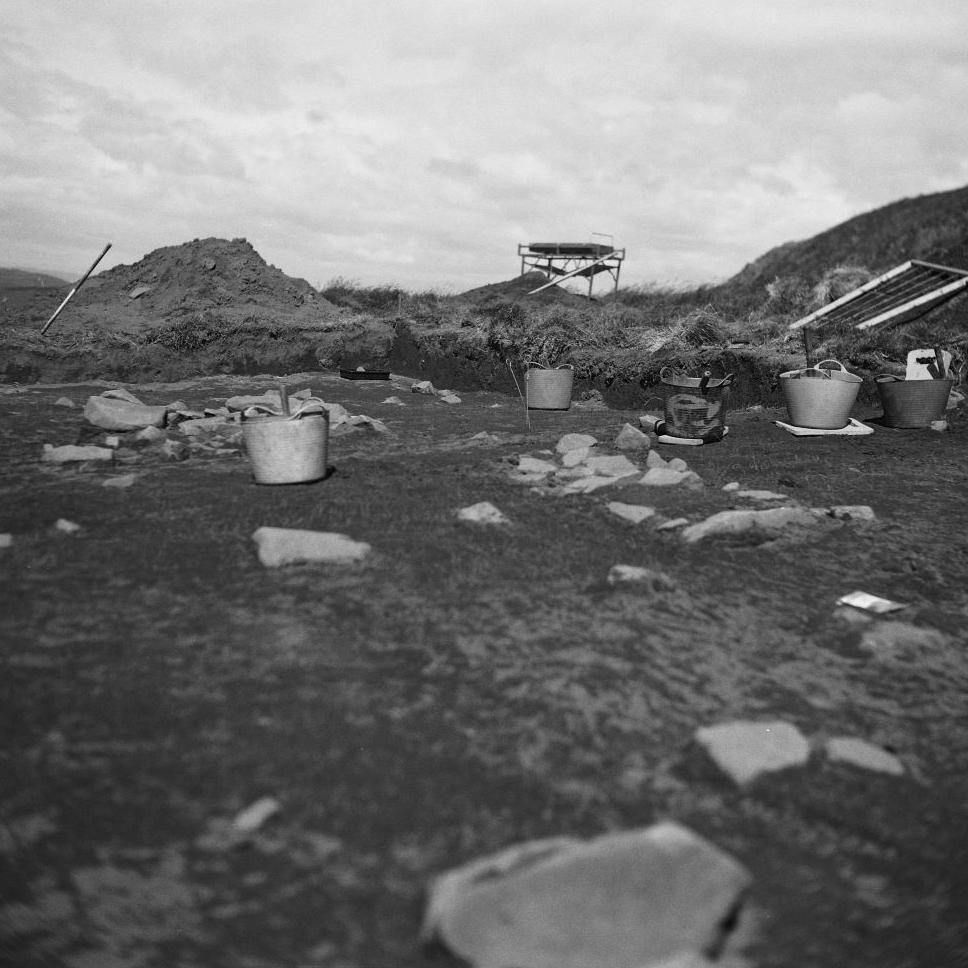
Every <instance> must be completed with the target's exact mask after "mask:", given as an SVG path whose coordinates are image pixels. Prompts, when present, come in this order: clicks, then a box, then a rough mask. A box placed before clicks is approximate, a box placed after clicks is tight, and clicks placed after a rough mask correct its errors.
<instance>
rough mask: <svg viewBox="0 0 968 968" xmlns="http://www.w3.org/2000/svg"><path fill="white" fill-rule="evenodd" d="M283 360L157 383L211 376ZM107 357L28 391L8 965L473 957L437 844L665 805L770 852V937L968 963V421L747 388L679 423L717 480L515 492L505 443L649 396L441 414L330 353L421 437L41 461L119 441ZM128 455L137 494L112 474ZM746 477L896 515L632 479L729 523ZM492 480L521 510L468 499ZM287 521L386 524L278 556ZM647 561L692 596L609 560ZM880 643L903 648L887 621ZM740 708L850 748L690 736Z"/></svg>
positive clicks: (9, 463) (833, 956)
mask: <svg viewBox="0 0 968 968" xmlns="http://www.w3.org/2000/svg"><path fill="white" fill-rule="evenodd" d="M271 385H272V383H271V379H270V378H269V377H265V378H261V379H259V378H249V379H243V378H228V377H209V378H205V379H197V380H193V381H190V382H187V383H181V384H176V385H162V384H151V385H142V386H140V387H139V386H135V387H132V389H133V390H134V391H135V392H136V393H137V394H138V395H139V396H140V397H141V398H142V399H144V400H145V401H146V402H152V403H165V402H170V401H171V400H173V399H176V398H178V399H182V400H184V401H185V402H187V403H188V404H189V405H191V406H195V407H204V406H214V405H217V404H218V403H220V402H221V401H223V400H224V399H225V398H226V397H228V396H231V395H234V394H236V393H240V392H261V391H262V390H264V389H267V388H268V387H269V386H271ZM103 386H104V385H103V384H100V385H91V386H33V387H17V388H8V391H7V392H5V393H3V394H0V448H2V452H3V454H4V459H5V462H6V465H5V466H6V470H5V474H4V477H3V481H2V485H0V487H2V492H3V494H2V496H3V501H2V503H0V533H9V534H11V535H12V545H11V546H10V547H8V548H4V549H0V615H2V618H0V634H2V651H0V661H2V663H3V677H2V680H0V683H2V684H0V723H2V735H3V744H2V750H0V755H2V756H3V762H4V766H5V776H6V783H5V784H4V787H3V790H2V791H0V817H2V827H0V837H2V839H0V877H2V881H3V884H2V891H3V895H4V898H5V905H4V906H3V907H2V908H0V937H2V941H0V946H2V948H3V950H4V951H5V953H7V956H8V960H10V961H11V963H17V964H22V965H40V964H50V963H63V964H78V965H80V964H85V963H86V964H91V963H95V962H99V963H107V962H108V961H110V962H111V963H112V964H118V965H129V966H149V965H155V964H160V963H178V964H198V965H206V966H221V965H224V966H226V968H228V966H236V965H239V964H249V965H273V966H277V965H285V964H293V965H295V964H307V965H308V964H328V965H346V966H350V965H352V966H361V968H362V966H366V968H403V966H412V968H418V966H425V965H430V964H437V965H443V964H448V963H449V962H448V961H447V959H446V958H441V957H440V956H437V957H434V958H432V957H431V956H430V955H429V954H428V953H426V952H424V951H423V950H422V949H421V948H420V946H419V944H418V942H417V929H418V925H419V920H420V915H421V908H422V902H423V891H424V888H425V886H426V884H427V882H428V880H429V879H430V878H431V877H432V876H433V875H434V874H435V873H437V872H439V871H441V870H444V869H446V868H448V867H450V866H452V865H455V864H457V863H460V862H462V861H465V860H469V859H471V858H473V857H476V856H479V855H481V854H483V853H486V852H490V851H492V850H495V849H497V848H500V847H503V846H506V845H508V844H511V843H513V842H516V841H519V840H522V839H525V838H529V837H537V836H546V835H551V834H563V833H565V834H578V835H590V834H595V833H600V832H604V831H607V830H617V829H625V828H629V827H634V826H638V825H642V824H648V823H651V822H653V821H655V820H658V819H663V818H671V819H676V820H679V821H681V822H683V823H686V824H688V825H689V826H691V827H692V828H693V829H695V830H697V831H698V832H699V833H702V834H704V835H705V836H708V837H709V838H710V839H712V840H713V841H714V842H716V843H717V844H719V845H720V846H721V847H723V848H724V849H726V850H729V851H730V852H732V853H733V854H735V855H736V856H737V857H738V858H740V859H741V860H742V861H743V862H744V863H745V864H746V865H747V866H748V867H749V868H750V869H751V871H752V872H753V874H754V876H755V885H754V891H753V896H752V905H753V910H754V911H755V912H756V917H755V919H754V920H755V922H756V924H757V930H756V940H755V941H754V944H753V948H752V951H751V960H752V962H753V963H754V964H762V965H766V964H777V965H793V964H796V965H798V966H805V968H811V966H816V968H829V966H830V965H837V966H842V968H854V966H856V968H867V966H869V965H871V964H879V965H898V966H900V965H916V964H931V965H939V966H940V965H956V964H961V963H964V961H965V960H966V958H968V922H966V918H965V914H964V907H963V903H962V900H961V899H962V898H963V897H964V894H965V890H966V888H968V883H966V880H965V874H964V871H965V870H966V869H968V842H966V838H965V832H964V823H963V817H962V813H963V804H964V803H965V802H966V800H968V781H966V779H965V777H966V776H968V717H966V715H965V706H964V695H965V692H966V689H968V663H966V660H965V653H964V648H963V643H964V636H963V628H964V625H965V621H966V619H968V539H966V538H965V534H966V529H965V525H966V523H968V522H966V515H965V510H964V501H963V496H964V493H965V487H966V484H968V461H966V459H965V454H966V446H968V424H966V423H965V421H964V418H963V417H961V416H960V415H958V416H956V417H955V418H954V419H953V422H952V429H951V430H950V431H949V432H947V433H944V434H935V433H931V432H929V431H890V430H886V429H883V428H881V429H878V430H877V432H876V433H875V434H874V435H872V436H870V437H863V438H817V439H797V438H794V437H791V436H789V435H787V434H786V433H784V432H783V431H782V430H780V429H778V428H777V427H775V426H774V425H773V424H772V423H771V418H772V417H775V416H782V413H780V412H775V413H770V412H768V411H766V412H764V411H750V412H746V413H742V414H740V413H736V414H735V415H734V418H733V419H731V432H730V435H729V436H728V437H727V438H726V439H725V440H724V441H723V442H721V443H720V444H717V445H714V446H707V447H701V448H692V449H690V448H679V450H681V451H683V452H684V453H682V454H681V455H680V454H679V453H678V452H677V453H675V454H670V453H669V452H668V450H666V451H664V452H663V453H664V454H665V455H666V456H683V457H685V459H686V460H687V461H688V462H689V464H690V466H691V467H693V468H694V469H695V470H696V471H697V472H698V473H699V474H700V475H701V476H702V478H703V479H704V481H705V482H706V487H705V488H704V489H702V490H700V491H685V492H683V491H681V490H676V489H669V490H664V489H648V488H644V487H642V486H641V485H631V486H628V487H624V488H620V489H618V490H612V489H605V490H603V491H599V492H595V493H594V494H592V495H588V496H584V497H581V496H573V497H562V496H555V495H553V494H547V493H544V494H539V493H533V492H532V491H531V490H529V489H528V488H527V487H524V486H521V485H519V484H514V483H512V482H511V481H510V480H509V478H508V474H507V472H508V470H509V468H510V466H511V463H510V462H511V461H513V460H515V459H516V457H517V455H520V454H523V453H530V454H535V453H538V452H540V451H541V450H542V449H545V448H552V447H553V446H554V443H555V441H556V440H557V439H558V437H559V436H560V435H561V434H562V433H564V432H569V431H582V432H590V433H593V434H595V435H597V436H598V437H599V439H600V440H601V441H602V442H603V443H607V442H608V441H610V440H612V439H613V438H614V436H615V434H616V433H617V432H618V430H619V429H620V428H621V426H622V424H623V423H624V422H625V421H627V420H629V421H634V420H635V417H636V413H635V412H634V411H633V412H620V411H609V410H604V409H581V408H573V409H572V410H571V411H568V412H563V413H551V412H547V413H543V412H534V413H533V414H532V415H531V427H530V429H529V428H528V427H526V426H525V422H524V414H523V412H522V410H521V407H520V405H519V404H518V402H517V401H516V400H514V399H513V398H509V397H507V396H505V395H499V394H495V393H479V394H466V395H464V402H463V403H462V404H460V405H447V404H444V403H441V402H440V401H438V400H435V399H433V398H431V397H425V396H422V395H419V394H411V393H409V392H408V386H407V382H406V381H400V380H394V381H393V382H392V383H391V384H389V385H388V384H387V383H385V382H380V383H376V384H372V383H367V382H365V381H359V382H357V381H346V380H339V379H338V378H337V377H335V376H334V375H332V374H323V373H308V374H305V375H303V376H300V377H293V378H291V379H290V386H291V387H292V388H293V389H296V388H299V387H302V386H308V387H310V388H311V389H313V390H314V392H316V393H317V394H318V395H320V396H322V397H323V398H324V399H325V400H327V401H329V402H340V403H343V404H345V405H346V406H347V408H348V409H349V410H350V411H351V412H352V413H365V414H368V415H370V416H373V417H377V418H379V419H381V420H383V421H385V422H386V423H387V424H388V426H389V427H390V429H391V431H392V434H391V435H390V436H382V435H377V434H373V433H369V432H363V431H361V432H357V433H354V434H351V435H349V436H344V437H334V438H333V440H332V441H331V454H330V459H331V463H332V465H333V467H334V473H333V474H332V475H331V476H330V477H329V478H328V479H327V480H325V481H323V482H321V483H318V484H314V485H294V486H289V487H260V486H258V485H255V484H254V483H253V482H252V479H251V474H250V470H249V467H248V464H247V462H246V460H245V459H244V457H243V456H242V455H241V454H240V453H237V452H231V451H230V452H220V453H211V454H209V455H208V456H196V457H193V458H192V459H190V460H188V461H185V462H182V463H174V464H169V463H163V462H159V461H157V460H155V459H152V458H151V457H150V456H149V455H148V454H147V452H144V453H142V454H141V456H140V457H138V458H137V459H135V460H132V461H130V462H129V463H120V462H119V463H118V464H117V466H95V465H81V466H74V467H56V466H54V465H50V464H45V463H42V462H41V461H40V454H41V451H42V447H43V444H44V443H52V444H64V443H73V442H75V441H76V440H78V439H79V438H81V437H86V436H87V435H85V433H84V429H83V426H82V420H81V418H80V416H79V410H76V409H75V410H69V409H65V408H63V407H58V406H55V405H54V402H55V401H56V400H57V399H58V398H59V397H61V396H65V395H66V396H69V397H70V398H72V399H73V400H74V401H75V403H77V404H78V405H79V406H80V405H82V404H83V402H84V400H85V399H86V397H87V395H88V394H89V393H96V392H100V390H101V389H103ZM390 394H395V395H397V396H399V397H400V398H401V399H402V400H403V402H404V403H405V404H406V406H404V407H401V406H397V405H394V404H392V403H384V402H382V401H384V400H385V398H387V397H388V396H389V395H390ZM858 415H861V416H863V415H865V414H864V413H863V412H859V414H858ZM480 431H488V432H489V434H490V435H491V436H489V437H487V438H484V439H480V438H476V437H475V435H477V434H478V433H479V432H480ZM122 473H135V474H136V475H137V479H136V481H135V483H134V484H133V485H132V486H131V487H128V488H122V489H117V488H112V487H105V486H104V482H105V480H106V479H109V478H111V477H113V476H116V475H118V474H122ZM733 480H736V481H740V482H742V484H743V485H744V486H746V487H750V488H768V489H774V490H781V491H783V492H785V493H787V494H788V495H789V496H790V498H791V499H794V500H796V501H798V502H800V503H803V504H805V505H808V506H821V505H822V506H827V505H831V504H869V505H870V506H872V507H873V509H874V511H875V513H876V515H877V520H876V521H875V522H873V523H871V524H867V525H862V524H858V523H857V522H840V523H833V524H832V525H831V526H830V527H826V528H818V531H817V534H816V535H815V536H809V535H808V536H806V537H803V536H801V537H799V538H798V539H796V540H793V539H792V538H791V539H790V540H781V541H779V542H776V543H775V544H767V545H753V544H750V543H749V542H744V541H726V540H719V541H715V542H711V543H709V544H700V545H696V546H688V545H684V544H683V542H682V540H681V538H680V537H679V536H678V534H677V533H676V532H661V531H656V530H655V528H654V526H653V525H652V524H650V523H649V522H644V523H643V524H642V525H639V526H633V525H630V524H629V523H628V522H626V521H623V520H622V519H620V518H618V517H617V516H615V515H614V514H612V513H611V512H609V510H608V508H607V503H608V502H609V501H611V500H620V501H624V502H627V503H647V504H650V505H652V506H655V507H656V508H658V510H659V512H660V513H661V514H662V515H663V516H665V517H668V518H671V517H675V516H679V515H684V516H686V517H688V518H690V519H691V520H700V519H702V518H703V517H705V516H706V515H708V514H710V513H712V512H713V511H717V510H721V509H724V508H727V507H729V506H731V504H734V503H739V501H740V499H737V498H735V497H731V496H730V494H729V493H727V492H724V491H722V490H721V488H722V485H724V484H726V483H728V482H730V481H733ZM483 500H488V501H491V502H493V503H494V504H496V505H497V506H498V507H499V508H501V510H502V511H504V513H505V514H506V515H507V516H508V517H509V518H510V520H511V522H512V523H511V525H510V526H508V527H504V528H487V527H483V528H476V527H471V526H466V525H462V524H460V523H459V522H458V521H457V520H456V519H455V511H456V510H457V509H458V508H460V507H464V506H467V505H469V504H472V503H475V502H478V501H483ZM58 519H68V520H70V521H73V522H75V523H77V524H79V525H80V526H81V530H79V531H78V532H76V533H74V534H67V533H64V532H62V531H58V530H56V528H55V527H54V525H55V522H56V521H57V520H58ZM261 525H274V526H282V527H298V528H310V529H315V530H322V531H337V532H340V533H344V534H347V535H349V536H351V537H352V538H354V539H356V540H362V541H367V542H369V543H370V544H371V545H372V547H373V551H372V553H371V555H370V556H369V557H368V558H367V559H366V560H365V561H364V562H362V563H360V564H357V565H353V566H349V567H336V566H322V565H298V566H290V567H287V568H284V569H280V570H267V569H265V568H263V567H262V566H261V565H260V564H259V562H258V560H257V558H256V555H255V547H254V543H253V541H252V538H251V535H252V532H253V531H254V530H255V529H256V528H257V527H259V526H261ZM617 563H623V564H629V565H642V566H646V567H649V568H652V569H655V570H660V571H663V572H665V573H666V574H667V575H669V576H670V577H671V578H672V579H673V580H674V582H675V584H676V591H674V592H670V593H663V592H647V591H645V590H644V589H643V588H641V587H638V586H635V585H630V586H611V585H609V584H608V583H607V582H606V581H605V576H606V575H607V573H608V570H609V568H610V567H611V566H612V565H613V564H617ZM855 588H863V589H865V590H867V591H870V592H874V593H876V594H879V595H882V596H885V597H888V598H893V599H896V600H899V601H902V602H905V603H906V604H907V608H906V610H905V611H904V612H903V613H900V616H899V617H896V618H895V620H894V621H891V620H884V619H881V620H876V621H874V622H873V623H870V624H860V625H858V624H857V621H856V620H857V618H858V617H857V616H854V619H855V621H849V620H848V619H847V617H845V616H844V615H843V614H841V613H840V612H839V611H838V610H836V609H835V606H834V603H835V601H836V599H837V598H838V597H839V596H840V595H842V594H844V593H845V592H847V591H851V590H853V589H855ZM899 623H901V633H903V634H901V633H899V632H898V628H899ZM905 629H907V630H908V631H907V632H906V633H904V630H905ZM878 630H880V632H878ZM871 634H874V639H876V637H877V634H881V637H882V639H881V640H882V643H886V644H882V646H881V647H878V648H875V649H873V650H872V648H871V647H870V641H872V639H871ZM905 634H906V635H907V637H906V638H905ZM865 635H866V636H867V639H865ZM892 636H893V637H892ZM865 641H867V643H868V644H867V645H866V646H865V645H864V644H863V643H864V642H865ZM890 643H894V644H893V645H891V644H890ZM918 643H920V644H918ZM734 718H750V719H774V718H780V719H784V720H787V721H789V722H793V723H795V724H796V725H797V726H798V727H799V728H800V729H801V730H802V731H803V732H804V733H805V734H806V735H808V736H809V737H810V738H811V740H812V741H813V742H814V744H815V745H816V747H817V752H816V754H815V755H814V757H813V758H812V759H811V762H810V763H809V764H808V766H807V767H805V768H803V769H794V770H789V771H786V772H784V773H777V774H773V775H769V776H765V777H763V778H762V779H760V780H758V781H756V782H755V783H754V784H753V785H751V786H750V787H748V788H746V789H742V790H741V789H738V788H736V787H734V786H733V785H732V784H731V783H730V782H728V781H727V780H726V779H725V778H724V777H723V776H722V775H721V774H720V773H719V772H718V771H717V770H716V769H714V768H713V767H712V766H711V764H710V763H709V762H708V761H707V760H706V759H705V757H704V756H703V755H702V754H701V753H700V752H699V750H698V749H697V748H696V746H695V744H694V742H693V734H694V732H695V730H696V728H698V727H700V726H703V725H709V724H712V723H715V722H721V721H726V720H730V719H734ZM830 736H854V737H858V738H862V739H866V740H868V741H870V742H872V743H876V744H878V745H881V746H883V747H886V748H889V749H891V750H894V751H895V752H896V754H897V755H898V756H899V757H900V759H901V760H902V762H903V763H904V765H905V774H904V775H903V776H901V777H894V776H889V775H886V774H878V773H873V772H870V771H865V770H861V769H859V768H857V767H852V766H849V765H846V764H836V763H832V762H830V761H829V760H827V759H826V758H824V757H823V756H822V755H821V754H820V747H821V745H822V742H823V740H824V739H825V738H826V737H830ZM261 796H274V797H277V798H278V799H279V801H280V803H281V805H282V809H281V811H280V813H279V814H278V816H277V817H275V818H274V819H273V820H271V821H270V822H269V823H268V824H267V825H266V826H265V827H264V828H263V829H262V830H260V831H259V832H258V833H257V834H256V835H255V836H253V837H252V838H251V840H250V841H249V842H248V843H247V844H244V845H239V846H235V847H232V846H230V845H229V844H228V843H226V841H225V839H224V836H222V835H221V834H220V831H224V823H225V822H226V821H227V820H228V819H230V818H231V817H232V816H233V815H234V814H235V812H236V811H238V810H240V809H241V808H243V807H245V806H247V805H248V804H250V803H252V802H253V801H254V800H256V799H257V798H259V797H261ZM220 824H221V825H222V826H220ZM220 837H221V839H220Z"/></svg>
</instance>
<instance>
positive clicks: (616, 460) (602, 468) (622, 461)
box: [582, 454, 642, 478]
mask: <svg viewBox="0 0 968 968" xmlns="http://www.w3.org/2000/svg"><path fill="white" fill-rule="evenodd" d="M582 463H583V464H584V465H585V467H587V468H588V469H589V470H590V471H591V472H592V473H593V474H600V475H601V476H602V477H614V478H623V477H635V476H636V475H638V474H641V473H642V472H641V470H640V468H639V467H638V466H636V465H635V464H633V463H632V462H631V461H630V460H629V459H628V458H627V457H626V456H625V455H624V454H616V455H614V456H610V457H586V458H585V460H584V461H583V462H582Z"/></svg>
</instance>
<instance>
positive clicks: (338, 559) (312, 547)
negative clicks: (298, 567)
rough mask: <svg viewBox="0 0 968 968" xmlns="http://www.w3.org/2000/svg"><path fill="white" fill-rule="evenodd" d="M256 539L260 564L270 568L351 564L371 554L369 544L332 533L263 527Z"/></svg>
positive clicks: (253, 535)
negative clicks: (317, 564) (320, 563)
mask: <svg viewBox="0 0 968 968" xmlns="http://www.w3.org/2000/svg"><path fill="white" fill-rule="evenodd" d="M252 539H253V540H254V541H255V543H256V545H258V548H259V561H261V562H262V564H263V565H265V566H266V567H268V568H278V567H279V566H280V565H289V564H294V563H296V562H303V561H322V562H332V563H336V564H347V563H349V562H353V561H360V560H361V559H363V558H365V557H366V556H367V555H368V554H369V553H370V545H368V544H366V542H363V541H353V540H352V539H351V538H348V537H347V536H346V535H344V534H335V533H333V532H330V531H305V530H301V529H298V528H270V527H262V528H257V529H256V531H255V532H253V534H252Z"/></svg>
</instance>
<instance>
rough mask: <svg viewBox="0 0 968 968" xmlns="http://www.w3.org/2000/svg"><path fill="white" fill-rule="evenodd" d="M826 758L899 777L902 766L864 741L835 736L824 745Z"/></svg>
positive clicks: (902, 770)
mask: <svg viewBox="0 0 968 968" xmlns="http://www.w3.org/2000/svg"><path fill="white" fill-rule="evenodd" d="M826 749H827V756H828V757H829V758H830V759H831V760H833V761H835V762H843V763H851V764H853V765H854V766H859V767H861V768H862V769H865V770H876V771H879V772H881V773H891V774H893V775H894V776H901V774H903V773H904V764H903V763H902V762H901V761H900V760H899V759H898V758H897V757H896V756H894V755H893V754H891V753H888V752H887V750H885V749H881V747H880V746H874V745H873V744H872V743H868V742H867V741H866V740H862V739H855V738H853V737H849V736H836V737H834V738H832V739H828V740H827V743H826Z"/></svg>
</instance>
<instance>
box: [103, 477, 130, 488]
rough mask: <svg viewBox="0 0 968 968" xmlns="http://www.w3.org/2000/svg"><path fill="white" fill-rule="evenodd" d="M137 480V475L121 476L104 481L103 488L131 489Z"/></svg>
mask: <svg viewBox="0 0 968 968" xmlns="http://www.w3.org/2000/svg"><path fill="white" fill-rule="evenodd" d="M136 480H137V476H136V475H135V474H119V475H118V476H117V477H109V478H107V479H106V480H105V481H104V484H103V485H102V486H103V487H131V485H132V484H134V482H135V481H136Z"/></svg>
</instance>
